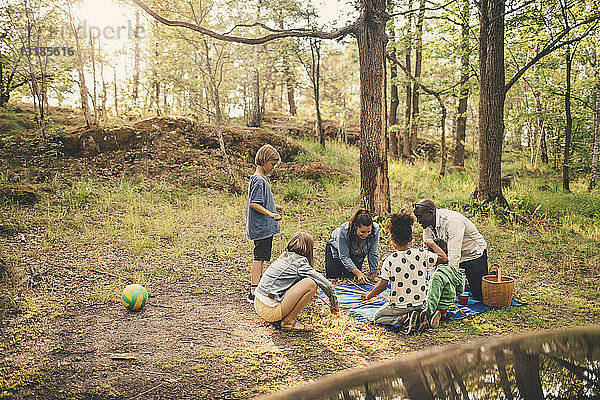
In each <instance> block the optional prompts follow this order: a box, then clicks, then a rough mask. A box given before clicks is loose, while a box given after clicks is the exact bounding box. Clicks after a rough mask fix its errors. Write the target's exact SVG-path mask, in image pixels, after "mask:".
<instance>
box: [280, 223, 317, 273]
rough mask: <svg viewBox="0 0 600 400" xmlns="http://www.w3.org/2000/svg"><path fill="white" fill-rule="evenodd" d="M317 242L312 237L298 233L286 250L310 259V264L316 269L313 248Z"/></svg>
mask: <svg viewBox="0 0 600 400" xmlns="http://www.w3.org/2000/svg"><path fill="white" fill-rule="evenodd" d="M314 247H315V240H314V239H313V237H312V236H311V235H309V234H308V233H304V232H296V233H294V234H293V235H292V238H291V239H290V241H289V242H288V244H287V247H286V248H285V249H286V250H287V251H293V252H294V253H296V254H299V255H301V256H304V257H306V258H307V259H308V263H309V264H310V266H311V267H313V268H314V258H313V248H314Z"/></svg>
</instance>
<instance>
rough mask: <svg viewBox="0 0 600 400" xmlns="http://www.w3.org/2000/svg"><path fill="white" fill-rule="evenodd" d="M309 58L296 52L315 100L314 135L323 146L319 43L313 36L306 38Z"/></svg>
mask: <svg viewBox="0 0 600 400" xmlns="http://www.w3.org/2000/svg"><path fill="white" fill-rule="evenodd" d="M308 48H309V54H308V57H309V60H308V61H307V60H305V59H304V57H303V56H302V55H301V54H300V53H298V59H299V60H300V63H302V65H303V66H304V69H305V70H306V73H307V75H308V78H309V80H310V85H311V87H312V94H313V100H314V101H315V114H316V124H315V126H316V129H315V135H316V137H317V140H318V141H319V144H320V145H321V147H323V148H325V129H324V128H323V118H322V116H321V100H320V99H321V43H320V42H319V41H317V40H316V39H313V38H308Z"/></svg>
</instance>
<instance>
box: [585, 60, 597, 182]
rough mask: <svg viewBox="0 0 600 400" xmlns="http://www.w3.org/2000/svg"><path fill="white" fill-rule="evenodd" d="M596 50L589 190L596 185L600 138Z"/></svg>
mask: <svg viewBox="0 0 600 400" xmlns="http://www.w3.org/2000/svg"><path fill="white" fill-rule="evenodd" d="M598 58H599V57H598V50H597V49H596V60H595V63H596V65H595V67H596V87H595V90H594V97H595V100H596V101H595V104H594V106H595V109H594V144H593V147H592V149H593V150H592V167H591V173H590V185H589V187H588V190H589V191H590V192H591V191H592V190H594V188H595V187H596V179H597V177H598V153H599V152H600V146H599V144H598V141H599V138H600V64H599V62H600V60H598Z"/></svg>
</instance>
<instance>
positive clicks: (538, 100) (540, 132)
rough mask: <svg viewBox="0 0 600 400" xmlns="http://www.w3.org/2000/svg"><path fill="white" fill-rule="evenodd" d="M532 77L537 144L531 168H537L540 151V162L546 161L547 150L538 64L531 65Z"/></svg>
mask: <svg viewBox="0 0 600 400" xmlns="http://www.w3.org/2000/svg"><path fill="white" fill-rule="evenodd" d="M533 77H534V82H535V87H534V88H533V98H534V99H535V109H536V113H537V129H536V130H537V145H536V151H535V156H534V159H533V168H537V163H538V158H539V157H540V153H541V158H542V162H544V163H548V151H547V149H546V128H545V127H544V110H543V108H542V92H541V89H540V74H539V65H538V64H535V65H534V66H533Z"/></svg>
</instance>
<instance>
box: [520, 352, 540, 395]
mask: <svg viewBox="0 0 600 400" xmlns="http://www.w3.org/2000/svg"><path fill="white" fill-rule="evenodd" d="M513 355H514V358H515V362H514V368H515V380H516V381H517V387H518V388H519V393H521V398H523V399H531V400H536V399H540V400H541V399H544V394H543V392H542V383H541V381H540V364H539V361H540V360H539V355H537V354H528V353H526V352H525V351H523V350H521V349H520V348H518V347H516V346H515V347H514V348H513Z"/></svg>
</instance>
